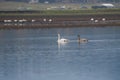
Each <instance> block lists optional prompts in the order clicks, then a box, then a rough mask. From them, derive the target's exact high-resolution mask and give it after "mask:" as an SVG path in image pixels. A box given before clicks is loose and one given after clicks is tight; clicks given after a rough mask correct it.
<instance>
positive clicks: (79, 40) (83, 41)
mask: <svg viewBox="0 0 120 80" xmlns="http://www.w3.org/2000/svg"><path fill="white" fill-rule="evenodd" d="M78 42H79V43H86V42H88V39H85V38H80V35H78Z"/></svg>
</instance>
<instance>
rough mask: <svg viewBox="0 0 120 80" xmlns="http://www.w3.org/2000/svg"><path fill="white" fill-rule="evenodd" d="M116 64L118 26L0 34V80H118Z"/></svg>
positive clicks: (119, 66) (119, 55) (119, 71)
mask: <svg viewBox="0 0 120 80" xmlns="http://www.w3.org/2000/svg"><path fill="white" fill-rule="evenodd" d="M57 33H60V34H61V36H62V37H64V38H67V39H69V40H70V42H69V43H66V44H58V43H57ZM78 34H80V36H81V38H87V39H88V40H89V41H88V43H81V44H79V43H78V42H77V35H78ZM119 61H120V27H119V26H115V27H80V28H46V29H20V30H0V80H120V76H119V74H120V62H119Z"/></svg>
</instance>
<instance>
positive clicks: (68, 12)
mask: <svg viewBox="0 0 120 80" xmlns="http://www.w3.org/2000/svg"><path fill="white" fill-rule="evenodd" d="M103 14H120V9H87V10H41V11H35V12H34V11H33V12H28V11H24V12H22V11H19V12H16V13H14V12H12V11H10V12H0V16H40V15H103Z"/></svg>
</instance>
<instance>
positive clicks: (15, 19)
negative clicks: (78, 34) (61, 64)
mask: <svg viewBox="0 0 120 80" xmlns="http://www.w3.org/2000/svg"><path fill="white" fill-rule="evenodd" d="M5 21H6V22H5ZM91 26H93V27H95V26H96V27H98V26H120V14H109V15H108V14H104V15H103V14H102V15H99V14H96V15H44V16H1V18H0V29H24V28H60V27H61V28H65V27H91Z"/></svg>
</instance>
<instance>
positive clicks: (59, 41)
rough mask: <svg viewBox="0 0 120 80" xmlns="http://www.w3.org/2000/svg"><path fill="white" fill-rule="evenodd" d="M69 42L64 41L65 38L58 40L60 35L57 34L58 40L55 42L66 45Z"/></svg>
mask: <svg viewBox="0 0 120 80" xmlns="http://www.w3.org/2000/svg"><path fill="white" fill-rule="evenodd" d="M68 41H69V40H68V39H65V38H61V39H60V34H58V40H57V42H58V43H67V42H68Z"/></svg>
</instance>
